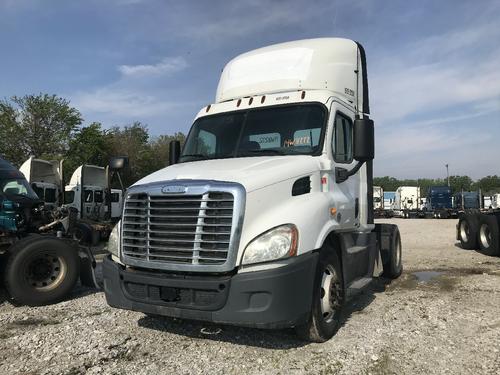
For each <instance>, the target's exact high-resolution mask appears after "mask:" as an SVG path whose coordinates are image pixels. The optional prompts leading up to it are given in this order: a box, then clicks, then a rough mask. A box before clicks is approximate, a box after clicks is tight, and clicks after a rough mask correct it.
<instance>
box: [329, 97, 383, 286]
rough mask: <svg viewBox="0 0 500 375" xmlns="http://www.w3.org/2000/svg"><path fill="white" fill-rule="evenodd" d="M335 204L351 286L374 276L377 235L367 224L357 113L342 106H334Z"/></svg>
mask: <svg viewBox="0 0 500 375" xmlns="http://www.w3.org/2000/svg"><path fill="white" fill-rule="evenodd" d="M331 113H332V115H333V116H334V117H333V123H332V124H331V126H332V135H331V158H332V165H333V168H332V171H331V176H332V177H331V179H332V181H333V183H332V186H331V188H330V194H331V201H332V204H333V207H335V209H336V214H335V215H332V220H335V221H336V224H337V226H338V228H339V230H338V233H339V236H340V238H341V249H340V250H341V252H342V271H343V277H344V283H345V285H346V286H349V285H351V284H352V283H354V282H355V281H356V280H360V279H365V278H367V277H369V275H371V274H372V273H373V267H372V265H373V259H374V256H375V255H374V251H375V250H376V243H375V241H376V239H375V235H374V234H373V233H371V229H369V228H368V227H367V226H366V224H367V218H368V207H367V201H368V196H367V194H368V192H367V186H368V183H367V167H366V163H363V164H362V165H361V164H360V163H359V162H358V161H356V160H354V152H353V151H354V150H353V145H354V112H353V111H352V110H350V109H349V108H347V107H344V106H343V105H341V104H340V103H335V102H334V103H333V105H332V112H331Z"/></svg>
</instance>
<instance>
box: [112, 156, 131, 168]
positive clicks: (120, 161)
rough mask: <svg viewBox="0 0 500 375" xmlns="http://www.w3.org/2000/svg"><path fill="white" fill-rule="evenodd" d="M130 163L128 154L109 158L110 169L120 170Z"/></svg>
mask: <svg viewBox="0 0 500 375" xmlns="http://www.w3.org/2000/svg"><path fill="white" fill-rule="evenodd" d="M127 165H128V156H115V157H112V158H111V159H110V160H109V169H110V170H112V171H119V170H121V169H123V168H125V167H126V166H127Z"/></svg>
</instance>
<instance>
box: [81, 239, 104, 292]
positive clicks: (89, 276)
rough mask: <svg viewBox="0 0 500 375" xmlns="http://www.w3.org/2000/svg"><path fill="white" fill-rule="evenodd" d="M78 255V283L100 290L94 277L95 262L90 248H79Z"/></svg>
mask: <svg viewBox="0 0 500 375" xmlns="http://www.w3.org/2000/svg"><path fill="white" fill-rule="evenodd" d="M78 255H79V256H80V281H81V283H82V285H84V286H87V287H89V288H97V289H101V287H100V285H99V283H98V282H97V279H96V276H95V269H96V261H95V258H94V255H93V254H92V251H91V250H90V248H88V247H83V246H80V251H79V252H78Z"/></svg>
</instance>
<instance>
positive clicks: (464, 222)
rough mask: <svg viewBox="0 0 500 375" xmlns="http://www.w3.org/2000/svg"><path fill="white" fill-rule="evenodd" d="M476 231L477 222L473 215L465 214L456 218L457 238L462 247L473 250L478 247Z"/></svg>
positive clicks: (477, 229)
mask: <svg viewBox="0 0 500 375" xmlns="http://www.w3.org/2000/svg"><path fill="white" fill-rule="evenodd" d="M478 231H479V223H478V219H477V217H476V216H475V215H472V214H465V215H462V216H461V217H460V219H459V220H458V239H459V241H460V245H461V246H462V249H466V250H475V249H477V248H478V244H477V242H478V241H477V235H478Z"/></svg>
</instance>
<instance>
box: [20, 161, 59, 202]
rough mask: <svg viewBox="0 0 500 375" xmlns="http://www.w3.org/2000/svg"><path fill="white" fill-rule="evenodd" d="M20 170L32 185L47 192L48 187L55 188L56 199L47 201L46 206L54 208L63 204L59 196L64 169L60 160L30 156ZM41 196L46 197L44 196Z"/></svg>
mask: <svg viewBox="0 0 500 375" xmlns="http://www.w3.org/2000/svg"><path fill="white" fill-rule="evenodd" d="M19 171H20V172H21V173H22V174H23V175H24V177H26V180H27V181H28V182H29V184H30V185H32V186H33V185H36V187H38V189H40V190H43V191H45V192H46V191H47V189H53V190H55V196H56V201H55V202H46V207H48V208H54V207H57V206H58V205H60V204H61V202H59V196H60V194H61V186H62V170H61V163H60V162H59V161H57V160H50V161H48V160H43V159H35V158H33V157H30V158H29V159H28V160H26V161H25V162H24V163H23V165H21V168H19ZM44 194H45V193H44ZM40 198H41V199H45V198H44V197H40Z"/></svg>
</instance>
